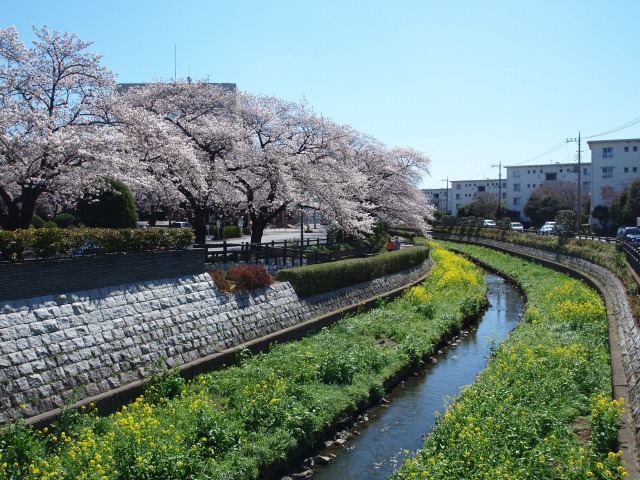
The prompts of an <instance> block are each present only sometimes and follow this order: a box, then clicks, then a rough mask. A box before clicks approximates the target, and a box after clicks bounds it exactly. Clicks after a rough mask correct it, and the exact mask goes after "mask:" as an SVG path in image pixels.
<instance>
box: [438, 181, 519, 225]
mask: <svg viewBox="0 0 640 480" xmlns="http://www.w3.org/2000/svg"><path fill="white" fill-rule="evenodd" d="M506 192H507V180H506V179H502V180H499V179H497V178H487V179H485V180H451V189H450V190H449V208H450V209H451V215H453V216H456V215H458V209H459V208H460V207H462V206H463V205H468V204H469V203H471V202H473V199H474V198H475V197H476V196H477V195H479V194H481V193H489V194H495V198H496V199H497V198H498V195H500V196H501V197H502V205H503V206H504V202H505V199H506Z"/></svg>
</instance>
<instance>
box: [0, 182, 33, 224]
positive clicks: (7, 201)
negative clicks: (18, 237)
mask: <svg viewBox="0 0 640 480" xmlns="http://www.w3.org/2000/svg"><path fill="white" fill-rule="evenodd" d="M41 193H42V192H40V191H38V190H28V189H27V190H25V189H24V188H23V189H22V194H21V195H20V197H18V198H14V199H11V198H10V197H9V195H8V194H7V193H5V191H4V190H2V191H1V192H0V199H1V200H2V202H3V203H4V208H3V209H0V212H2V214H0V227H2V228H3V229H4V230H18V229H22V230H26V229H27V228H29V226H30V225H31V220H32V219H33V212H34V211H35V209H36V201H37V200H38V197H39V196H40V194H41ZM3 210H4V211H3Z"/></svg>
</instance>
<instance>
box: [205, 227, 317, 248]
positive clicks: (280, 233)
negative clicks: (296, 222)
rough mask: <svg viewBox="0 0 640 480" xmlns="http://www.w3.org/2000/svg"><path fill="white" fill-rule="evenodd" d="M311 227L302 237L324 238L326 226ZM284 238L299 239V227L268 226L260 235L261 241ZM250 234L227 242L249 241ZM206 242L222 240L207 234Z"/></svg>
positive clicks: (219, 241) (281, 239) (280, 240)
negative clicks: (214, 238) (309, 231)
mask: <svg viewBox="0 0 640 480" xmlns="http://www.w3.org/2000/svg"><path fill="white" fill-rule="evenodd" d="M310 226H311V227H312V228H311V230H312V232H311V233H307V232H304V235H303V238H304V240H305V241H306V240H307V239H313V240H315V239H316V238H326V237H327V227H326V226H324V225H320V224H318V225H317V228H313V224H311V225H310ZM284 240H297V241H300V229H299V228H270V229H268V230H265V231H264V234H263V235H262V243H268V242H282V241H284ZM250 241H251V236H250V235H243V236H242V237H240V238H229V239H227V242H229V243H242V242H250ZM207 243H208V244H216V243H222V240H213V239H212V237H211V236H209V235H207Z"/></svg>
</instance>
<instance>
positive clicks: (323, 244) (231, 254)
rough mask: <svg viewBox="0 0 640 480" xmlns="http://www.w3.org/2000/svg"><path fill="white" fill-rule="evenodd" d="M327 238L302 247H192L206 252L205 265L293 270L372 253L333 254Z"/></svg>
mask: <svg viewBox="0 0 640 480" xmlns="http://www.w3.org/2000/svg"><path fill="white" fill-rule="evenodd" d="M333 245H335V243H334V242H332V241H331V239H330V238H324V239H321V238H316V239H313V240H312V239H307V240H306V241H305V242H304V243H303V244H302V246H300V242H298V241H291V240H289V241H287V240H283V241H281V242H276V241H271V242H268V243H250V242H240V243H233V242H227V241H226V240H224V241H222V242H217V243H206V244H200V245H194V247H195V248H204V249H205V258H206V262H207V263H226V262H237V261H241V262H255V263H263V264H266V265H281V266H283V267H295V266H301V265H312V264H315V263H326V262H333V261H336V260H341V259H343V258H349V257H362V256H365V255H368V254H370V253H371V247H359V248H349V249H344V250H333V249H332V246H333Z"/></svg>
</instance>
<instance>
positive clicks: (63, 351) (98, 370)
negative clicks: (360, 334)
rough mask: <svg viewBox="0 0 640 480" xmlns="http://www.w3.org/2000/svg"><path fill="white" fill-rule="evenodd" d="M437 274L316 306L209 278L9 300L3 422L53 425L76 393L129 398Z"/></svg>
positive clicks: (283, 290) (2, 329)
mask: <svg viewBox="0 0 640 480" xmlns="http://www.w3.org/2000/svg"><path fill="white" fill-rule="evenodd" d="M430 267H431V260H427V261H426V262H425V263H424V264H423V265H422V266H420V267H417V268H414V269H411V270H407V271H404V272H401V273H398V274H395V275H390V276H387V277H384V278H380V279H376V280H373V281H371V282H366V283H363V284H358V285H355V286H353V287H349V288H344V289H341V290H336V291H334V292H331V293H328V294H324V295H319V296H316V297H312V298H308V299H299V298H298V296H297V295H296V293H295V291H294V290H293V289H292V288H291V286H290V285H289V284H288V283H276V284H274V285H272V286H271V287H268V288H263V289H259V290H255V291H252V292H241V293H236V294H224V293H221V292H219V291H218V289H217V287H216V286H215V284H214V283H213V282H212V280H211V279H210V277H209V275H208V274H206V273H205V274H195V275H184V276H180V277H174V278H167V279H163V280H150V281H144V282H138V283H131V284H126V285H117V286H110V287H103V288H95V289H89V290H84V291H76V292H74V293H58V294H53V295H49V296H44V297H35V298H31V299H22V300H12V301H4V302H2V303H0V422H5V421H7V420H9V419H11V418H16V417H18V416H21V417H26V418H30V419H32V420H38V419H40V420H42V418H47V416H48V415H50V414H51V413H52V412H55V410H56V409H59V408H61V407H63V406H64V405H65V404H66V403H69V401H70V399H72V398H73V396H72V392H76V394H77V396H78V398H74V400H81V401H82V400H84V401H89V400H91V399H92V398H99V397H101V396H105V395H107V396H108V394H109V393H110V392H123V396H124V397H126V396H131V394H132V392H136V389H137V390H139V389H140V384H141V381H143V380H144V379H145V378H148V376H149V375H150V373H151V372H150V368H152V367H154V365H155V366H157V365H158V364H159V363H161V364H163V365H165V366H167V367H171V368H172V367H182V368H185V369H186V370H189V371H191V372H192V373H197V371H200V370H203V369H204V368H205V367H206V365H205V364H204V363H203V359H207V358H212V357H213V358H215V357H216V355H219V354H221V352H225V351H226V352H227V353H228V352H229V349H233V347H235V346H238V345H241V344H246V342H251V341H256V340H257V339H264V338H267V339H269V338H271V337H270V336H273V335H275V334H276V333H277V332H286V330H287V329H291V328H292V327H296V326H299V325H301V324H304V323H310V322H311V323H313V319H314V318H317V317H320V316H322V315H325V314H328V313H329V312H334V311H339V310H340V309H343V308H345V307H349V306H353V305H358V304H359V303H361V302H363V301H365V300H367V299H370V298H373V297H376V296H378V295H381V294H385V293H387V292H390V291H392V290H394V289H398V288H401V287H403V286H406V285H408V284H411V283H413V282H415V281H418V280H419V279H421V278H423V277H424V276H425V275H426V274H427V272H428V270H429V269H430ZM290 336H291V335H289V337H290ZM276 339H277V337H273V338H272V341H275V340H276ZM222 358H224V356H223V357H222ZM214 363H215V362H213V363H212V364H214ZM40 420H38V421H40Z"/></svg>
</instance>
